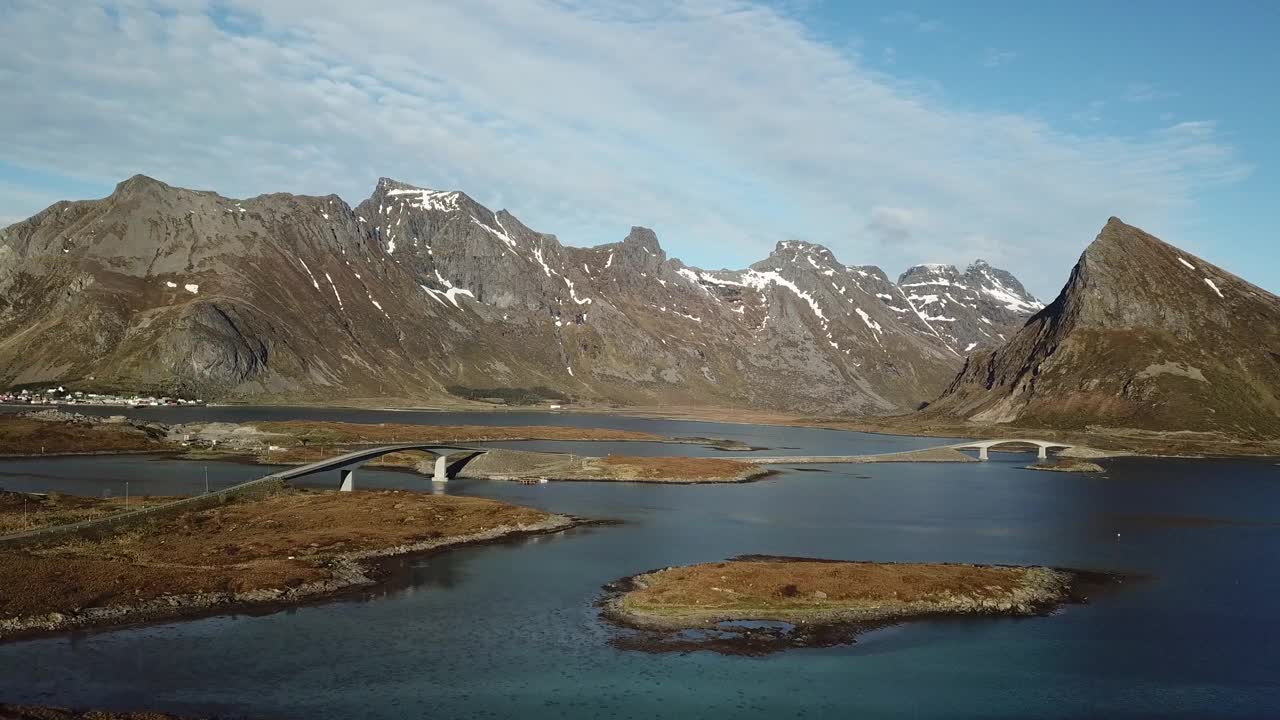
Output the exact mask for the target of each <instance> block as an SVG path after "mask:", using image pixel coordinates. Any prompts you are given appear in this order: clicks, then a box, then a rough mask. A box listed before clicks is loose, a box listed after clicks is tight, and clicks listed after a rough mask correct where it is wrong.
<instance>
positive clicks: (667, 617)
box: [601, 556, 1113, 654]
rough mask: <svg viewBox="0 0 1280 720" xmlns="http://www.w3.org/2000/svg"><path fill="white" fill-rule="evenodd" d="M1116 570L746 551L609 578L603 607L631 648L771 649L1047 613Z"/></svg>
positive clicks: (622, 644) (753, 651)
mask: <svg viewBox="0 0 1280 720" xmlns="http://www.w3.org/2000/svg"><path fill="white" fill-rule="evenodd" d="M1112 579H1113V578H1111V577H1110V576H1104V575H1101V574H1097V573H1083V572H1079V571H1074V570H1061V569H1055V568H1048V567H1016V566H996V565H961V564H943V563H874V562H848V561H835V560H816V559H809V558H785V557H772V556H743V557H739V558H734V559H731V560H728V561H725V562H718V563H705V564H701V565H689V566H683V567H673V568H667V569H664V570H656V571H653V572H648V573H643V574H640V575H635V576H633V577H629V578H625V579H623V580H620V581H617V582H615V583H612V584H610V585H608V586H606V588H605V589H606V591H607V594H606V597H605V598H604V600H603V601H602V602H601V606H602V612H603V615H604V616H605V617H606V618H607V619H609V620H611V621H613V622H615V623H616V624H618V625H620V626H622V627H623V628H625V629H627V630H631V631H636V632H631V633H626V634H624V635H622V636H620V637H619V638H617V639H616V640H615V644H617V645H619V646H620V647H624V648H629V649H642V650H653V651H673V650H674V651H686V650H694V649H710V650H716V651H720V652H726V653H735V654H762V653H767V652H773V651H776V650H780V649H784V648H788V647H825V646H830V645H837V644H844V643H849V642H852V641H853V639H854V637H855V636H856V635H857V634H858V633H860V632H863V631H865V630H868V629H872V628H875V627H879V626H882V625H886V624H892V623H897V622H902V621H907V620H912V619H924V618H937V617H945V616H974V615H992V616H1032V615H1042V614H1045V613H1047V612H1049V611H1052V610H1053V609H1055V608H1057V607H1059V606H1061V605H1063V604H1065V603H1069V602H1080V601H1082V600H1083V599H1084V594H1083V592H1082V589H1083V587H1084V586H1085V585H1100V584H1102V583H1105V582H1108V581H1110V580H1112Z"/></svg>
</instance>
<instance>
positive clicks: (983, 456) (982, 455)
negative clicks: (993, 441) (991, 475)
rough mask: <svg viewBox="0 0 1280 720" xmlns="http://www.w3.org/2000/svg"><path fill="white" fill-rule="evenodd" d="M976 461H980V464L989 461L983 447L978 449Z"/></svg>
mask: <svg viewBox="0 0 1280 720" xmlns="http://www.w3.org/2000/svg"><path fill="white" fill-rule="evenodd" d="M978 459H979V460H981V461H982V462H986V461H987V460H989V459H990V458H989V457H987V448H986V447H985V446H984V447H980V448H978Z"/></svg>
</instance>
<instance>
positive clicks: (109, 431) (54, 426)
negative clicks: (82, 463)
mask: <svg viewBox="0 0 1280 720" xmlns="http://www.w3.org/2000/svg"><path fill="white" fill-rule="evenodd" d="M163 447H164V446H163V444H162V443H161V442H160V441H159V440H157V439H155V438H152V437H150V436H148V435H147V434H146V433H144V432H142V431H140V430H138V429H136V428H134V427H132V426H130V425H128V424H125V423H120V424H114V423H82V422H65V421H56V420H54V421H51V420H34V419H31V418H24V417H18V416H16V415H8V414H0V455H39V454H40V453H41V452H44V453H46V454H51V455H52V454H58V453H78V452H139V451H146V450H161V449H163Z"/></svg>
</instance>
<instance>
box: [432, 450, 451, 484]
mask: <svg viewBox="0 0 1280 720" xmlns="http://www.w3.org/2000/svg"><path fill="white" fill-rule="evenodd" d="M431 482H433V483H443V482H449V456H448V455H437V456H436V469H435V473H434V474H432V476H431Z"/></svg>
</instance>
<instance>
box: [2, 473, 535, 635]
mask: <svg viewBox="0 0 1280 720" xmlns="http://www.w3.org/2000/svg"><path fill="white" fill-rule="evenodd" d="M548 518H549V516H548V514H547V513H544V512H542V511H539V510H533V509H530V508H524V507H517V506H512V505H506V504H503V503H499V502H495V501H492V500H484V499H479V498H468V497H456V496H448V495H426V494H421V493H411V492H398V491H379V492H353V493H337V492H304V491H291V492H285V493H281V494H278V495H273V496H271V497H268V498H266V499H263V500H258V501H253V502H246V503H242V504H233V505H227V506H224V507H220V508H217V509H213V510H207V511H202V512H193V513H187V514H185V515H181V516H178V517H176V518H174V519H171V520H163V521H159V522H158V523H157V524H155V525H154V526H152V527H149V528H145V529H138V530H134V531H129V532H123V533H121V534H117V535H113V536H110V537H108V538H105V539H103V540H97V541H87V540H73V541H69V542H64V543H61V544H57V545H54V546H50V547H42V548H35V549H29V550H28V549H23V550H0V587H3V588H4V592H3V593H0V618H3V617H15V616H24V615H34V614H42V613H48V612H55V611H56V612H67V611H71V610H76V609H79V608H87V607H99V606H107V605H113V604H124V603H128V602H130V601H134V600H142V599H151V598H156V597H160V596H164V595H182V594H192V593H202V592H246V591H249V590H255V589H262V588H289V587H296V586H298V585H300V584H302V583H307V582H313V581H317V580H324V579H327V578H328V577H330V573H329V571H328V569H327V568H326V563H328V562H329V561H331V559H332V558H333V557H334V556H336V555H340V554H344V553H349V552H355V551H361V550H375V549H384V548H390V547H395V546H398V545H405V544H411V543H416V542H421V541H425V540H432V539H441V538H447V537H452V536H459V535H466V534H471V533H476V532H480V531H483V530H488V529H492V528H494V527H497V526H502V525H532V524H535V523H538V522H542V521H544V520H546V519H548ZM291 556H292V557H291Z"/></svg>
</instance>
